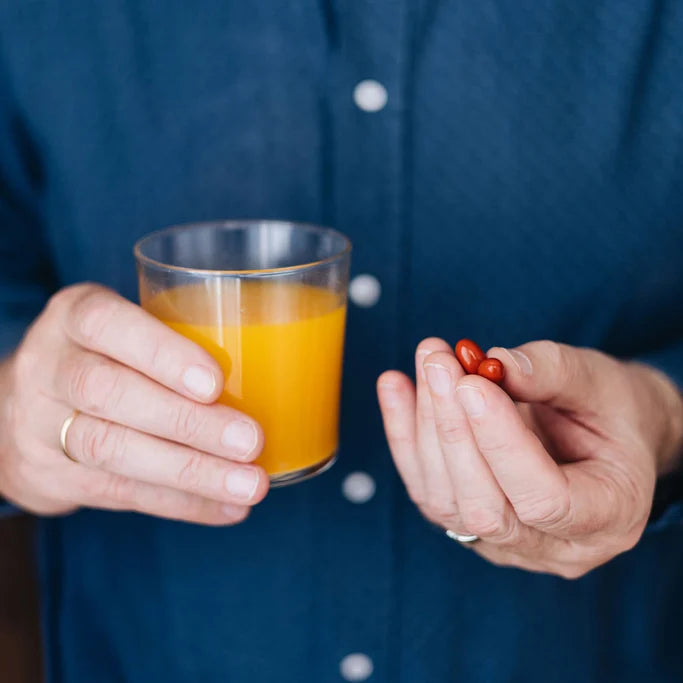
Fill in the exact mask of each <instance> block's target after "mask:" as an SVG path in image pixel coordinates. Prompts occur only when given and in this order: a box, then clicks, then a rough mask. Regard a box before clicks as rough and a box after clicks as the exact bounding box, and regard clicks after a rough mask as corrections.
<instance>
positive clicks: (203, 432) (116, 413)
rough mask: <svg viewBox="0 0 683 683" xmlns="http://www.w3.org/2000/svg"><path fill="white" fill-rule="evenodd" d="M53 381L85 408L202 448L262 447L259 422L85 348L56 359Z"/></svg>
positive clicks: (235, 452) (254, 451)
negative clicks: (184, 393)
mask: <svg viewBox="0 0 683 683" xmlns="http://www.w3.org/2000/svg"><path fill="white" fill-rule="evenodd" d="M53 385H54V391H55V393H56V394H57V396H58V397H60V398H61V399H62V400H63V401H65V402H66V403H67V405H69V406H72V407H73V408H75V409H77V410H79V411H81V412H83V413H87V414H89V415H92V416H94V417H100V418H102V419H105V420H109V421H110V422H116V423H118V424H121V425H125V426H127V427H131V428H133V429H136V430H138V431H141V432H146V433H148V434H153V435H155V436H158V437H161V438H163V439H168V440H171V441H176V442H178V443H182V444H186V445H188V446H192V447H193V448H196V449H198V450H200V451H205V452H207V453H214V454H216V455H219V456H221V457H226V458H232V459H235V460H240V461H248V460H253V459H254V458H256V457H257V456H258V454H259V453H260V452H261V449H262V448H263V432H262V430H261V428H260V426H259V425H258V423H257V422H255V421H254V420H252V419H250V418H249V417H247V416H246V415H244V414H243V413H240V412H238V411H237V410H234V409H232V408H229V407H228V406H224V405H221V404H218V403H215V404H212V405H203V404H201V403H198V402H196V401H193V400H191V399H188V398H185V397H184V396H179V395H178V394H176V393H175V392H173V391H170V390H169V389H166V388H165V387H163V386H161V384H157V383H155V382H151V381H150V380H149V378H147V377H145V376H144V375H141V374H140V373H139V372H136V371H135V370H131V369H130V368H126V367H125V366H123V365H120V364H119V363H116V362H115V361H112V360H109V359H108V358H105V357H104V356H100V355H98V354H95V353H92V352H89V351H83V350H81V349H70V350H69V352H67V353H66V354H65V355H64V357H63V358H62V359H60V360H59V361H58V362H57V364H56V372H55V376H54V378H53ZM50 436H51V435H50Z"/></svg>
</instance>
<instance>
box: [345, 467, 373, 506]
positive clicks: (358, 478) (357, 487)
mask: <svg viewBox="0 0 683 683" xmlns="http://www.w3.org/2000/svg"><path fill="white" fill-rule="evenodd" d="M376 488H377V487H376V486H375V480H374V479H373V478H372V477H371V476H370V475H369V474H368V473H367V472H351V474H349V475H348V476H347V477H345V479H344V481H343V482H342V493H343V494H344V496H345V497H346V499H347V500H350V501H351V502H352V503H367V502H368V501H369V500H370V498H372V497H373V496H374V495H375V489H376Z"/></svg>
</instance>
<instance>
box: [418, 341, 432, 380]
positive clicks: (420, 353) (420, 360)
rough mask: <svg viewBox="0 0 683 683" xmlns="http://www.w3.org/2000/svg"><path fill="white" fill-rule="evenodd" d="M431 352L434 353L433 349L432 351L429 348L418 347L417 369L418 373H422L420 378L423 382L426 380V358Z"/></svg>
mask: <svg viewBox="0 0 683 683" xmlns="http://www.w3.org/2000/svg"><path fill="white" fill-rule="evenodd" d="M430 353H433V351H430V350H429V349H418V351H417V371H418V373H420V379H421V380H422V381H423V382H424V381H425V367H424V359H425V358H426V357H427V356H428V355H429V354H430Z"/></svg>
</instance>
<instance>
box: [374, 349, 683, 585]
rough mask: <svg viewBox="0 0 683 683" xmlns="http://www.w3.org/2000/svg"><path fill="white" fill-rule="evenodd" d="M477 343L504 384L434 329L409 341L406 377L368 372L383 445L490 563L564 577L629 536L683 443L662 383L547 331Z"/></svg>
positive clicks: (422, 497) (630, 541) (679, 417)
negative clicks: (525, 340) (552, 338)
mask: <svg viewBox="0 0 683 683" xmlns="http://www.w3.org/2000/svg"><path fill="white" fill-rule="evenodd" d="M488 355H489V356H491V357H495V358H498V359H500V360H501V361H502V362H503V364H504V365H505V373H506V376H505V380H504V382H503V386H502V388H501V387H498V386H496V385H495V384H493V383H492V382H489V381H488V380H486V379H483V378H482V377H477V376H472V375H467V376H466V375H465V374H464V371H463V370H462V368H461V367H460V364H459V363H458V361H457V359H456V358H455V356H454V354H453V351H452V349H451V348H450V347H449V345H448V344H447V343H446V342H444V341H442V340H439V339H427V340H425V341H423V342H422V343H421V344H420V346H419V347H418V349H417V354H416V374H417V390H415V388H414V387H413V384H412V382H411V381H410V380H409V379H408V378H407V377H406V376H405V375H403V374H401V373H398V372H393V371H392V372H387V373H384V374H383V375H382V376H381V377H380V378H379V380H378V393H379V399H380V404H381V408H382V414H383V418H384V425H385V430H386V434H387V438H388V442H389V446H390V448H391V452H392V454H393V457H394V461H395V463H396V466H397V468H398V470H399V472H400V474H401V476H402V478H403V481H404V483H405V485H406V487H407V489H408V493H409V495H410V497H411V498H412V500H413V501H414V502H415V503H416V504H417V505H418V507H419V508H420V510H421V511H422V513H423V514H424V515H425V516H426V517H427V518H428V519H429V520H431V521H432V522H434V523H435V524H438V525H440V526H442V527H443V528H445V529H450V530H452V531H454V532H456V533H458V534H474V535H476V536H479V538H480V539H481V540H479V541H476V542H475V543H473V544H471V545H468V546H467V547H470V548H472V549H473V550H475V551H476V552H478V553H479V554H480V555H482V556H483V557H485V558H487V559H489V560H490V561H492V562H494V563H495V564H500V565H511V566H515V567H520V568H523V569H528V570H532V571H540V572H549V573H552V574H558V575H560V576H563V577H566V578H575V577H578V576H581V575H583V574H585V573H586V572H587V571H589V570H590V569H592V568H594V567H596V566H598V565H600V564H602V563H604V562H606V561H608V560H609V559H611V558H612V557H614V556H615V555H617V554H618V553H621V552H623V551H625V550H628V549H629V548H631V547H632V546H633V545H635V543H636V542H637V541H638V539H639V538H640V536H641V534H642V532H643V529H644V527H645V525H646V522H647V519H648V516H649V513H650V509H651V506H652V499H653V492H654V485H655V479H656V477H657V475H658V474H659V473H663V472H664V471H666V470H667V469H671V468H672V467H673V466H674V464H675V460H676V456H677V454H679V453H680V449H681V445H682V444H683V435H682V433H683V402H682V399H681V396H680V394H679V393H678V391H677V390H676V389H675V388H674V386H673V384H672V383H671V382H670V381H669V380H668V379H667V378H666V377H665V376H664V375H662V374H661V373H659V372H658V371H656V370H654V369H652V368H649V367H647V366H643V365H638V364H635V363H624V362H620V361H618V360H616V359H614V358H611V357H610V356H607V355H605V354H603V353H600V352H598V351H593V350H589V349H578V348H573V347H570V346H564V345H560V344H555V343H553V342H548V341H540V342H532V343H530V344H525V345H524V346H521V347H519V348H518V349H514V350H511V351H507V350H505V349H502V348H494V349H491V350H490V351H489V354H488ZM506 392H507V393H506ZM515 401H518V402H520V403H519V404H515Z"/></svg>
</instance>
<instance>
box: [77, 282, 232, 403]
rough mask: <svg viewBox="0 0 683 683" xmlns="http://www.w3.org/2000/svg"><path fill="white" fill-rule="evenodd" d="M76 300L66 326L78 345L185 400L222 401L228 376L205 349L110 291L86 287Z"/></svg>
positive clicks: (80, 291) (80, 290) (78, 290)
mask: <svg viewBox="0 0 683 683" xmlns="http://www.w3.org/2000/svg"><path fill="white" fill-rule="evenodd" d="M70 297H71V298H70V302H69V303H70V306H69V307H68V310H67V313H66V314H65V316H64V327H65V330H66V333H67V335H68V336H69V337H70V338H71V339H72V340H73V341H74V342H75V343H77V344H78V345H80V346H82V347H84V348H86V349H90V350H91V351H96V352H97V353H101V354H103V355H105V356H109V357H110V358H112V359H114V360H116V361H118V362H119V363H122V364H123V365H127V366H130V367H131V368H134V369H135V370H138V371H139V372H141V373H143V374H144V375H147V376H148V377H151V378H152V379H154V380H155V381H157V382H159V383H161V384H164V385H165V386H167V387H169V388H170V389H173V391H177V392H178V393H180V394H183V395H185V396H188V397H191V398H194V399H196V400H199V401H206V402H211V401H214V400H215V399H216V398H218V396H219V395H220V393H221V391H222V387H223V373H222V371H221V369H220V367H219V365H218V363H217V362H216V361H215V360H214V359H213V358H212V357H211V355H210V354H209V353H208V352H207V351H205V350H204V349H203V348H201V347H200V346H199V345H197V344H195V343H194V342H191V341H190V340H189V339H186V338H185V337H183V336H182V335H180V334H178V333H177V332H174V331H173V330H172V329H171V328H170V327H167V326H166V325H164V323H162V322H161V321H160V320H157V319H156V318H154V317H153V316H152V315H150V314H149V313H147V312H145V311H143V310H142V308H140V307H139V306H136V305H134V304H132V303H131V302H129V301H127V300H126V299H123V298H122V297H120V296H118V295H117V294H115V293H114V292H112V291H110V290H107V289H104V288H101V287H94V286H87V287H83V286H81V287H78V288H74V291H73V292H71V293H70Z"/></svg>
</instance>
